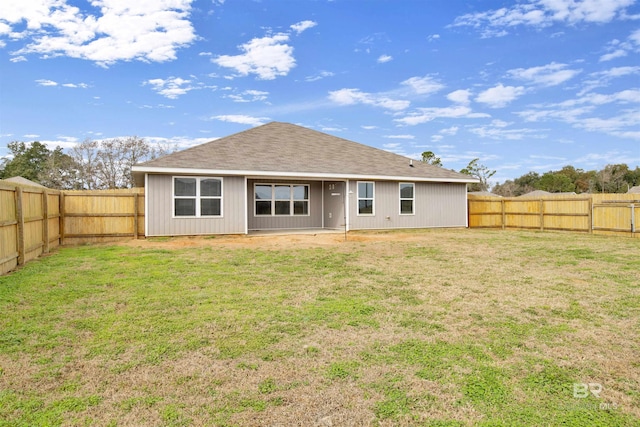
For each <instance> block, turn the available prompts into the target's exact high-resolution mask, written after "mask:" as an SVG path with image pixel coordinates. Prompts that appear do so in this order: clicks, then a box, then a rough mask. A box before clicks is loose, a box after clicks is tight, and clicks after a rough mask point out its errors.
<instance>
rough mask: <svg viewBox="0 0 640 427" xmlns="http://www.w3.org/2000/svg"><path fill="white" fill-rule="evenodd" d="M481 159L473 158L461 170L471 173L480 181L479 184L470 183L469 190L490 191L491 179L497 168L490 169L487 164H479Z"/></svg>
mask: <svg viewBox="0 0 640 427" xmlns="http://www.w3.org/2000/svg"><path fill="white" fill-rule="evenodd" d="M479 160H480V159H473V160H471V161H470V162H469V164H468V165H467V167H466V168H463V169H462V170H460V173H463V174H465V175H471V176H472V177H474V178H477V179H478V180H479V181H480V182H479V183H477V184H469V187H468V189H469V191H488V190H489V179H490V178H491V177H492V176H493V175H495V173H496V171H495V170H490V169H489V168H488V167H486V166H485V165H481V164H478V161H479Z"/></svg>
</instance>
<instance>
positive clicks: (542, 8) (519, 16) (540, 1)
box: [451, 0, 635, 37]
mask: <svg viewBox="0 0 640 427" xmlns="http://www.w3.org/2000/svg"><path fill="white" fill-rule="evenodd" d="M634 2H635V0H607V1H601V0H528V1H523V2H520V3H517V4H515V5H513V6H510V7H503V8H501V9H497V10H489V11H486V12H476V13H469V14H465V15H462V16H459V17H457V18H456V19H455V20H454V22H453V24H451V26H453V27H460V26H469V27H472V28H475V29H477V30H479V31H480V32H481V34H482V35H483V37H500V36H504V35H506V34H507V29H508V28H512V27H516V26H520V25H525V26H532V27H538V28H542V27H548V26H550V25H552V24H554V23H563V24H567V25H575V24H578V23H606V22H611V21H612V20H614V19H616V18H624V17H626V9H627V8H628V7H629V6H631V5H633V4H634Z"/></svg>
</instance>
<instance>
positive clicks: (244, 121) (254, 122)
mask: <svg viewBox="0 0 640 427" xmlns="http://www.w3.org/2000/svg"><path fill="white" fill-rule="evenodd" d="M211 118H212V119H214V120H220V121H222V122H229V123H238V124H241V125H250V126H260V125H263V124H265V123H266V122H267V121H268V120H269V118H268V117H252V116H246V115H242V114H228V115H221V116H213V117H211Z"/></svg>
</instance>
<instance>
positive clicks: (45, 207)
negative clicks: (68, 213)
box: [42, 191, 49, 254]
mask: <svg viewBox="0 0 640 427" xmlns="http://www.w3.org/2000/svg"><path fill="white" fill-rule="evenodd" d="M42 221H43V223H42V244H43V247H42V251H43V252H44V253H45V254H48V253H49V193H47V192H46V191H43V192H42Z"/></svg>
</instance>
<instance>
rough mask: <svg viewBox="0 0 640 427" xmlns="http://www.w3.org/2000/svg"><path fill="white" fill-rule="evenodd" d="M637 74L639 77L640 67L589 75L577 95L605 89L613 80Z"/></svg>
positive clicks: (613, 69) (621, 68) (620, 68)
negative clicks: (596, 89)
mask: <svg viewBox="0 0 640 427" xmlns="http://www.w3.org/2000/svg"><path fill="white" fill-rule="evenodd" d="M634 74H638V75H640V66H635V67H614V68H610V69H609V70H605V71H599V72H596V73H591V74H589V79H588V80H585V81H584V83H583V85H584V87H583V88H582V90H581V91H580V92H579V93H578V95H579V96H582V95H584V94H585V93H587V92H589V91H591V90H593V89H595V88H598V87H607V86H609V84H610V83H611V81H612V80H613V79H616V78H621V77H625V76H630V75H634Z"/></svg>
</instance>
